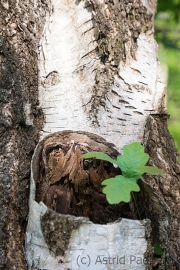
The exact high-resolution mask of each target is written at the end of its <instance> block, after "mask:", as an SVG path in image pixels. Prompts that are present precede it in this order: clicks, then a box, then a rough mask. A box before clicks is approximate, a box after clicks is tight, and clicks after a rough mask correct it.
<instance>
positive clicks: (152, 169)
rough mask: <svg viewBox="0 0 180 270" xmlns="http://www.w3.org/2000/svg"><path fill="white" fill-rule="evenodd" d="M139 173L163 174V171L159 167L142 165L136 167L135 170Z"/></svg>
mask: <svg viewBox="0 0 180 270" xmlns="http://www.w3.org/2000/svg"><path fill="white" fill-rule="evenodd" d="M134 171H135V172H137V173H141V174H143V173H148V174H163V171H162V170H161V169H159V168H157V167H153V166H142V167H139V168H136V169H135V170H134Z"/></svg>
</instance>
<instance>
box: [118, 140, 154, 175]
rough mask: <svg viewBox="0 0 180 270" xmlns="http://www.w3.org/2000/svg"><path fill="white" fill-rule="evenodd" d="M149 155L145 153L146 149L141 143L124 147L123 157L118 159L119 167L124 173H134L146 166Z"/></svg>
mask: <svg viewBox="0 0 180 270" xmlns="http://www.w3.org/2000/svg"><path fill="white" fill-rule="evenodd" d="M148 159H149V155H148V154H146V153H144V147H143V146H142V145H141V144H140V143H139V142H133V143H131V144H129V145H125V146H124V147H123V155H122V156H118V157H117V162H118V166H119V167H120V169H121V170H122V171H124V172H127V171H128V172H129V173H130V172H133V171H135V169H136V168H139V167H142V166H144V165H145V164H146V163H147V162H148Z"/></svg>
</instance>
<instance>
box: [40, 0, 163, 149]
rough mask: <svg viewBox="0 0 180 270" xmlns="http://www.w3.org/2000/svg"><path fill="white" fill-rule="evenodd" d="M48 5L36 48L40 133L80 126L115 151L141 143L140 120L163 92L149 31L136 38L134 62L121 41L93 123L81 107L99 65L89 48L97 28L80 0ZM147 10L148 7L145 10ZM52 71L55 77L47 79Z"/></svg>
mask: <svg viewBox="0 0 180 270" xmlns="http://www.w3.org/2000/svg"><path fill="white" fill-rule="evenodd" d="M146 2H147V1H144V2H143V3H144V5H145V6H146V7H147V8H148V5H149V4H148V5H147V3H146ZM52 6H53V10H54V11H53V12H52V14H51V15H50V16H49V17H47V22H46V24H45V28H44V33H43V36H42V39H41V46H40V52H39V68H40V85H39V100H40V105H41V106H42V109H43V112H44V114H45V122H44V128H43V131H42V132H41V137H44V136H45V135H46V134H49V133H52V132H56V131H62V130H67V129H70V130H84V131H88V132H93V133H96V134H98V135H100V136H103V137H104V138H105V139H106V140H107V141H109V142H113V143H114V144H115V145H116V147H117V149H118V150H119V151H121V149H122V147H123V145H124V144H128V143H130V142H132V141H140V142H142V138H143V133H144V125H145V121H146V118H147V116H148V115H149V113H151V112H152V113H158V112H159V108H160V107H162V106H159V105H160V104H161V103H162V96H163V91H164V85H163V84H162V83H161V81H160V79H159V75H158V74H159V63H158V61H157V45H156V43H155V41H154V37H153V31H149V32H147V33H146V34H145V33H142V34H140V36H139V37H138V39H137V45H138V49H137V52H136V60H134V59H132V57H131V56H130V52H129V54H128V46H129V44H128V43H127V44H126V45H125V47H126V53H127V55H126V63H124V62H121V63H120V64H119V76H118V77H117V76H116V75H115V78H114V79H115V80H114V85H112V87H109V88H110V89H109V91H108V93H107V97H106V101H105V102H106V106H105V107H100V108H99V111H98V113H97V119H98V122H99V123H100V126H99V127H97V126H93V125H92V122H91V119H89V116H88V112H87V111H86V110H85V108H86V104H88V103H89V102H90V100H91V98H92V95H93V91H92V89H93V85H94V84H95V75H96V69H97V67H103V64H102V63H101V62H100V59H99V57H98V55H97V53H96V51H95V49H96V47H97V42H96V40H95V39H96V32H97V29H95V27H94V24H93V15H92V12H91V11H90V10H88V8H86V6H87V3H85V2H83V1H82V2H79V3H78V4H76V3H75V2H74V1H71V2H68V1H65V0H64V1H63V2H62V1H61V2H60V1H55V0H53V1H52ZM152 11H153V7H149V11H148V12H152ZM104 66H105V65H104ZM53 73H54V74H56V75H57V76H58V80H55V82H53V81H52V82H51V83H47V82H46V80H47V79H48V77H49V76H50V75H51V74H53ZM161 105H162V104H161ZM161 109H162V108H161Z"/></svg>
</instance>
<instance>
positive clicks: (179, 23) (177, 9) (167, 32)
mask: <svg viewBox="0 0 180 270" xmlns="http://www.w3.org/2000/svg"><path fill="white" fill-rule="evenodd" d="M155 34H156V39H157V42H158V44H159V60H160V62H161V64H162V69H163V66H164V67H167V74H166V75H167V108H168V113H169V114H170V119H169V121H168V127H169V130H170V132H171V134H172V136H173V138H174V140H175V144H176V146H177V148H178V149H179V152H180V0H158V6H157V14H156V17H155ZM164 70H165V72H166V69H164Z"/></svg>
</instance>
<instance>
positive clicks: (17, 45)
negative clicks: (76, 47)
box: [0, 0, 46, 270]
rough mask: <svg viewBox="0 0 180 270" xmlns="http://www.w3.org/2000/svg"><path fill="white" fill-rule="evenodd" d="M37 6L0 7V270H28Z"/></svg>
mask: <svg viewBox="0 0 180 270" xmlns="http://www.w3.org/2000/svg"><path fill="white" fill-rule="evenodd" d="M36 4H37V5H36ZM36 4H35V3H32V2H31V1H13V0H11V1H4V0H2V1H1V3H0V10H1V19H0V25H1V29H0V31H1V32H0V59H1V70H0V107H1V109H0V134H1V141H0V151H1V153H0V216H1V220H0V269H18V270H20V269H26V262H25V258H24V254H23V242H24V232H25V227H26V221H27V215H28V196H29V179H30V161H31V157H32V153H33V151H34V148H35V145H36V144H37V142H38V140H39V138H38V133H39V130H40V128H41V126H42V113H41V109H40V107H39V105H38V104H39V102H38V58H37V53H36V51H37V46H38V43H39V33H40V32H42V28H43V21H44V15H45V9H46V7H45V5H44V4H43V3H41V2H40V1H39V2H38V3H36ZM39 16H40V17H41V22H40V21H39Z"/></svg>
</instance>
